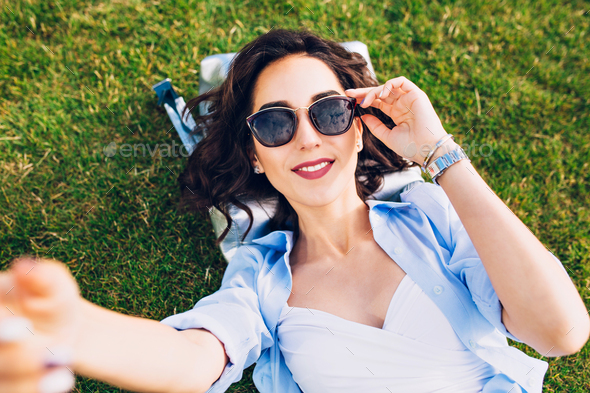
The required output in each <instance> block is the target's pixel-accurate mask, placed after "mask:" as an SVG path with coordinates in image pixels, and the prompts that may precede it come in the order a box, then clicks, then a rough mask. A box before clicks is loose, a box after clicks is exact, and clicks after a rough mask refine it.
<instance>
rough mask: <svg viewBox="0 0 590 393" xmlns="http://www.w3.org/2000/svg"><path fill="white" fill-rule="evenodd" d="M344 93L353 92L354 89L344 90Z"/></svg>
mask: <svg viewBox="0 0 590 393" xmlns="http://www.w3.org/2000/svg"><path fill="white" fill-rule="evenodd" d="M344 91H345V92H347V91H354V89H346V90H344Z"/></svg>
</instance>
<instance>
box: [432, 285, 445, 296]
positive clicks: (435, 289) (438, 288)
mask: <svg viewBox="0 0 590 393" xmlns="http://www.w3.org/2000/svg"><path fill="white" fill-rule="evenodd" d="M432 290H433V291H434V293H436V294H437V295H440V294H441V293H442V291H443V287H441V286H440V285H437V286H435V287H434V288H432Z"/></svg>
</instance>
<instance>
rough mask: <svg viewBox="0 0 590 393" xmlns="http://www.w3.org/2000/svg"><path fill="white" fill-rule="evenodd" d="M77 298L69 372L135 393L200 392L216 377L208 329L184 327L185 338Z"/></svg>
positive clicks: (164, 327)
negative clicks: (78, 323)
mask: <svg viewBox="0 0 590 393" xmlns="http://www.w3.org/2000/svg"><path fill="white" fill-rule="evenodd" d="M82 302H83V305H82V310H83V315H84V323H83V326H84V328H83V329H82V331H81V332H80V334H79V336H78V338H77V340H76V343H75V345H74V364H73V371H74V372H76V373H79V374H81V375H83V376H86V377H90V378H94V379H98V380H101V381H104V382H107V383H109V384H112V385H115V386H118V387H121V388H123V389H127V390H132V391H137V392H179V393H184V392H191V393H194V392H205V391H206V390H207V389H208V388H209V387H210V385H211V384H212V383H213V382H214V381H215V380H216V379H217V378H218V377H219V375H220V372H219V371H218V370H219V367H220V362H219V361H218V360H219V359H215V360H216V361H212V359H211V358H212V357H219V356H216V355H219V353H218V352H219V351H218V348H216V349H217V351H215V352H214V353H211V350H212V348H213V347H212V346H211V344H210V343H211V337H205V336H206V335H209V336H210V335H211V333H209V332H207V331H204V330H201V329H190V333H191V334H190V337H191V339H190V340H189V335H186V334H182V333H184V331H183V332H179V331H176V329H174V328H172V327H170V326H167V325H164V324H162V323H160V322H158V321H155V320H149V319H143V318H138V317H132V316H128V315H124V314H120V313H116V312H114V311H111V310H107V309H105V308H102V307H100V306H97V305H95V304H93V303H91V302H89V301H87V300H85V299H82ZM199 334H202V335H203V337H202V338H203V340H202V341H201V340H200V339H199ZM200 343H202V345H200ZM219 345H221V344H220V343H219ZM221 369H222V368H221ZM216 370H217V371H216Z"/></svg>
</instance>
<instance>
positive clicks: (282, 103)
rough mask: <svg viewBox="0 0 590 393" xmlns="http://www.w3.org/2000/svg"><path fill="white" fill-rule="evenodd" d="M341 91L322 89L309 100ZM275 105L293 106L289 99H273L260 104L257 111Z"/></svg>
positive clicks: (315, 99)
mask: <svg viewBox="0 0 590 393" xmlns="http://www.w3.org/2000/svg"><path fill="white" fill-rule="evenodd" d="M341 94H342V93H340V92H337V91H336V90H327V91H323V92H321V93H318V94H316V95H314V96H312V97H311V102H316V101H317V100H319V99H321V98H324V97H328V96H333V95H341ZM277 106H281V107H287V108H293V106H292V105H291V104H290V103H289V101H285V100H282V101H273V102H267V103H266V104H264V105H262V106H261V107H260V109H258V110H259V111H261V110H263V109H266V108H274V107H277Z"/></svg>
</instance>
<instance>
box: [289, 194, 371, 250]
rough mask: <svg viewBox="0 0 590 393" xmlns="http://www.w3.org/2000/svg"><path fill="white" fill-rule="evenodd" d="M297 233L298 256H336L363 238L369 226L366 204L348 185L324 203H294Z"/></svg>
mask: <svg viewBox="0 0 590 393" xmlns="http://www.w3.org/2000/svg"><path fill="white" fill-rule="evenodd" d="M294 209H295V211H296V212H297V215H298V219H299V220H298V223H299V236H298V238H297V240H296V244H295V245H294V250H293V251H294V252H296V253H297V254H298V255H299V256H300V258H298V259H300V260H317V259H322V260H326V259H330V260H331V259H337V258H342V257H344V256H346V255H347V254H348V253H349V252H350V250H351V249H352V248H353V247H354V246H355V245H356V246H359V247H360V243H361V242H362V241H364V240H365V238H366V237H367V236H365V235H370V236H371V238H372V234H369V232H370V230H371V222H370V221H369V207H368V206H367V205H366V204H365V202H363V201H362V199H361V198H360V197H359V196H358V195H357V193H356V186H354V184H353V187H348V191H345V193H343V194H342V195H340V197H338V198H337V199H336V200H334V201H333V202H331V203H329V204H327V205H323V206H302V205H299V206H297V205H296V206H294Z"/></svg>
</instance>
